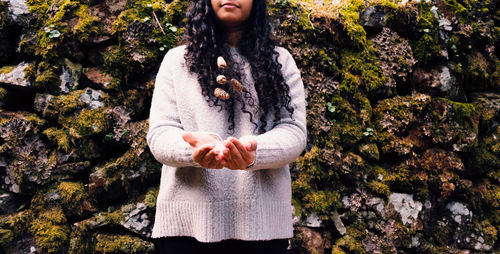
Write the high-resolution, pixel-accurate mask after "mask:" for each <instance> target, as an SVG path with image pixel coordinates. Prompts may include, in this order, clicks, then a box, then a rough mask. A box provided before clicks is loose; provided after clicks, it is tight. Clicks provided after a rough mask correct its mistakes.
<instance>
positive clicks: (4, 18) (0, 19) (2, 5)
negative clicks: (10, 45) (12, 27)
mask: <svg viewBox="0 0 500 254" xmlns="http://www.w3.org/2000/svg"><path fill="white" fill-rule="evenodd" d="M8 14H9V8H8V6H7V2H1V1H0V31H2V29H4V28H5V27H7V26H8V25H9V24H10V19H9V15H8ZM0 38H2V35H0Z"/></svg>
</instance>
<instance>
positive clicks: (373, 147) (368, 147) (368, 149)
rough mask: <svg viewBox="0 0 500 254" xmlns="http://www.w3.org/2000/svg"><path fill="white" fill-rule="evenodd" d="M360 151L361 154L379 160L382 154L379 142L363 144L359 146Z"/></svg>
mask: <svg viewBox="0 0 500 254" xmlns="http://www.w3.org/2000/svg"><path fill="white" fill-rule="evenodd" d="M359 152H360V153H361V155H363V156H365V157H366V158H368V159H372V160H379V159H380V154H379V151H378V147H377V144H373V143H370V144H363V145H360V146H359Z"/></svg>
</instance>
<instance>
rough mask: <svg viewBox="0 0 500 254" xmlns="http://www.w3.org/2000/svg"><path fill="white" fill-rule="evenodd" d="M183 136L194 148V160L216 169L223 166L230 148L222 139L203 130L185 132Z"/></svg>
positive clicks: (203, 165) (205, 166)
mask: <svg viewBox="0 0 500 254" xmlns="http://www.w3.org/2000/svg"><path fill="white" fill-rule="evenodd" d="M182 138H183V139H184V141H186V142H187V143H189V145H190V146H191V148H192V149H193V154H192V157H193V160H194V161H195V162H197V163H198V164H200V165H201V166H202V167H204V168H215V169H221V168H222V167H223V159H224V154H227V153H228V152H229V149H227V148H225V147H224V146H223V145H222V142H221V141H220V140H218V139H216V138H215V137H214V136H212V135H210V134H208V133H203V132H185V133H184V134H182Z"/></svg>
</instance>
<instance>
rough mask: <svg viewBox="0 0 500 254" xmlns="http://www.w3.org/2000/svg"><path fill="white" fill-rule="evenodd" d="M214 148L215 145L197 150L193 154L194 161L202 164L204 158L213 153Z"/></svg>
mask: <svg viewBox="0 0 500 254" xmlns="http://www.w3.org/2000/svg"><path fill="white" fill-rule="evenodd" d="M213 148H214V146H213V145H206V146H202V147H200V148H198V149H196V150H195V151H194V152H193V155H192V157H193V160H194V161H195V162H198V163H200V162H201V161H203V158H204V157H205V156H206V155H207V154H208V153H209V152H210V151H212V149H213Z"/></svg>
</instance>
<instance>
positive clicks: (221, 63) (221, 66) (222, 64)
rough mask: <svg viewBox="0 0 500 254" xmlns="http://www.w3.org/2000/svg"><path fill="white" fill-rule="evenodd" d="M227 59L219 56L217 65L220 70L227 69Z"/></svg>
mask: <svg viewBox="0 0 500 254" xmlns="http://www.w3.org/2000/svg"><path fill="white" fill-rule="evenodd" d="M226 66H227V64H226V60H224V58H223V57H222V56H219V57H217V67H218V68H219V70H220V71H223V70H225V69H226Z"/></svg>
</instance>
